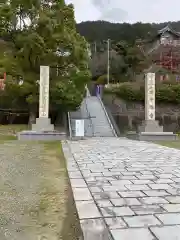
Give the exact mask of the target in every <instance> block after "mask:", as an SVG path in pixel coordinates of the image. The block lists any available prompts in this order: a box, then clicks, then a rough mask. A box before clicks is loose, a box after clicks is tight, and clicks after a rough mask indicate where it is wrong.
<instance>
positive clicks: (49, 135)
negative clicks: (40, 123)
mask: <svg viewBox="0 0 180 240" xmlns="http://www.w3.org/2000/svg"><path fill="white" fill-rule="evenodd" d="M17 137H18V140H21V141H57V140H65V139H66V138H67V136H66V133H64V132H57V131H22V132H19V133H18V134H17Z"/></svg>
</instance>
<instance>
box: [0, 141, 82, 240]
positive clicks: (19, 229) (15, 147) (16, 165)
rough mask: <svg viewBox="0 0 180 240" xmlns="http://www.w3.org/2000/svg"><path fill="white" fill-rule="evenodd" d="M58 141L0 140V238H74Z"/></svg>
mask: <svg viewBox="0 0 180 240" xmlns="http://www.w3.org/2000/svg"><path fill="white" fill-rule="evenodd" d="M80 235H81V231H80V226H79V221H78V217H77V213H76V208H75V205H74V201H73V197H72V192H71V188H70V185H69V180H68V176H67V171H66V164H65V160H64V156H63V153H62V149H61V144H60V142H50V143H40V142H23V143H22V142H19V141H17V140H5V141H2V140H1V141H0V239H1V240H25V239H26V240H61V239H62V240H79V237H80Z"/></svg>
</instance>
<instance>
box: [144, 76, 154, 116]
mask: <svg viewBox="0 0 180 240" xmlns="http://www.w3.org/2000/svg"><path fill="white" fill-rule="evenodd" d="M145 120H155V73H148V74H147V75H146V78H145Z"/></svg>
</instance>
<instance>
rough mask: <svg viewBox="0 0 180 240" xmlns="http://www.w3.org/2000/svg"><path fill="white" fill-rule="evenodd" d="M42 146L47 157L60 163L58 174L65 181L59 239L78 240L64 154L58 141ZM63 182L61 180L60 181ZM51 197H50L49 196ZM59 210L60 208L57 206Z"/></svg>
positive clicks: (77, 223) (77, 220)
mask: <svg viewBox="0 0 180 240" xmlns="http://www.w3.org/2000/svg"><path fill="white" fill-rule="evenodd" d="M44 146H45V148H46V151H47V153H49V154H48V155H49V157H53V156H54V157H56V158H58V159H59V160H60V161H59V163H60V168H61V170H60V174H58V176H59V177H62V178H64V180H65V186H66V187H65V188H64V190H65V191H64V193H63V194H64V197H65V205H64V207H65V209H66V210H65V214H64V216H63V226H62V231H61V232H60V233H59V239H65V240H79V239H80V236H82V232H81V228H80V222H79V219H78V215H77V211H76V206H75V202H74V198H73V193H72V189H71V186H70V181H69V178H68V173H67V168H66V161H65V158H64V154H63V151H62V147H61V144H60V142H59V141H51V142H45V143H44ZM61 182H63V179H62V180H61ZM51 197H52V196H51ZM47 205H48V204H47V202H42V207H46V206H47ZM59 208H61V207H60V206H59Z"/></svg>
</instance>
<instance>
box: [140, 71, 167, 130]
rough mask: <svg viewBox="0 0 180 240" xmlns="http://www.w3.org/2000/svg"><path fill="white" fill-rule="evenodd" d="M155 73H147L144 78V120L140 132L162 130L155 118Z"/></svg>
mask: <svg viewBox="0 0 180 240" xmlns="http://www.w3.org/2000/svg"><path fill="white" fill-rule="evenodd" d="M155 112H156V104H155V73H147V74H146V78H145V121H143V123H142V125H141V126H140V127H139V131H140V132H163V127H162V126H160V125H159V122H158V121H156V120H155V117H156V116H155Z"/></svg>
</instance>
